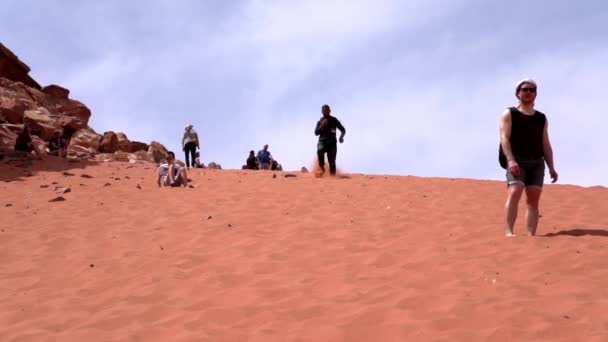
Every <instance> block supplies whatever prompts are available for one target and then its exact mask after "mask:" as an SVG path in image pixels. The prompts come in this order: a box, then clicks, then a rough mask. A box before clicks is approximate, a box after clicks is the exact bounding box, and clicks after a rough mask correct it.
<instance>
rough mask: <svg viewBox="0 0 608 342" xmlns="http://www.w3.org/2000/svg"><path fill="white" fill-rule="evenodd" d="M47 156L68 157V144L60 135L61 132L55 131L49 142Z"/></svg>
mask: <svg viewBox="0 0 608 342" xmlns="http://www.w3.org/2000/svg"><path fill="white" fill-rule="evenodd" d="M49 151H50V152H49V154H50V155H53V156H58V157H61V158H65V157H67V155H68V143H67V141H66V139H65V137H64V136H63V134H62V133H61V131H55V134H53V137H52V138H51V140H50V141H49Z"/></svg>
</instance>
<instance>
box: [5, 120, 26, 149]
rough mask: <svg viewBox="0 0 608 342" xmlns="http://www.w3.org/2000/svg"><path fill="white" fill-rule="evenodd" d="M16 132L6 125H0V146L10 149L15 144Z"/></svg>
mask: <svg viewBox="0 0 608 342" xmlns="http://www.w3.org/2000/svg"><path fill="white" fill-rule="evenodd" d="M22 129H23V128H22ZM22 129H20V130H19V132H21V130H22ZM18 134H19V133H17V132H15V131H14V130H12V129H10V128H9V127H8V125H0V146H5V147H9V148H11V149H12V148H13V147H14V146H15V141H17V135H18Z"/></svg>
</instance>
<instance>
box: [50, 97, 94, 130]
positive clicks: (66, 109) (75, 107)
mask: <svg viewBox="0 0 608 342" xmlns="http://www.w3.org/2000/svg"><path fill="white" fill-rule="evenodd" d="M57 109H58V110H59V111H60V112H61V113H62V114H63V115H66V116H74V117H77V118H79V119H80V120H81V121H82V122H84V124H85V125H88V124H89V118H90V117H91V110H90V109H89V108H87V106H85V105H83V104H82V103H80V102H79V101H76V100H67V101H65V102H63V103H60V104H59V105H58V107H57Z"/></svg>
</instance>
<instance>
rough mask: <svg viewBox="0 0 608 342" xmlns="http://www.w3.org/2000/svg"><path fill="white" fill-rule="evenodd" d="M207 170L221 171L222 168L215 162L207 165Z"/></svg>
mask: <svg viewBox="0 0 608 342" xmlns="http://www.w3.org/2000/svg"><path fill="white" fill-rule="evenodd" d="M207 169H215V170H221V169H222V166H221V165H220V164H216V163H215V162H211V163H209V165H207Z"/></svg>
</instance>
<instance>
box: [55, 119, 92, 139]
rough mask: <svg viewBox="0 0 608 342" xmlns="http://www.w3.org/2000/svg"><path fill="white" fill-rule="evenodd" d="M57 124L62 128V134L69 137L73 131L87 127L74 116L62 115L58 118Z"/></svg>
mask: <svg viewBox="0 0 608 342" xmlns="http://www.w3.org/2000/svg"><path fill="white" fill-rule="evenodd" d="M57 126H59V127H61V128H62V129H63V134H64V135H65V136H66V137H67V138H69V137H71V136H72V134H74V132H76V131H78V130H81V129H83V128H87V125H86V124H85V123H84V122H83V121H82V120H80V119H79V118H77V117H75V116H62V117H60V118H59V121H58V124H57Z"/></svg>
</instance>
